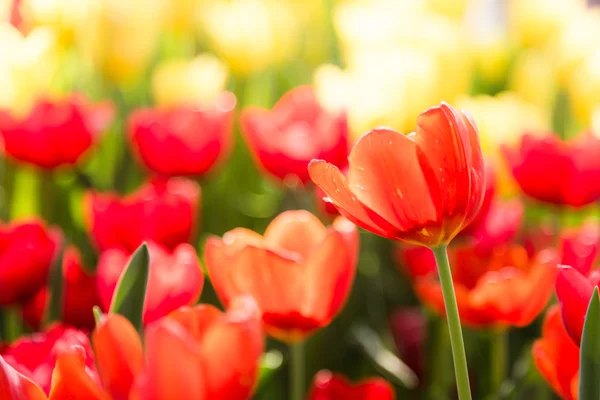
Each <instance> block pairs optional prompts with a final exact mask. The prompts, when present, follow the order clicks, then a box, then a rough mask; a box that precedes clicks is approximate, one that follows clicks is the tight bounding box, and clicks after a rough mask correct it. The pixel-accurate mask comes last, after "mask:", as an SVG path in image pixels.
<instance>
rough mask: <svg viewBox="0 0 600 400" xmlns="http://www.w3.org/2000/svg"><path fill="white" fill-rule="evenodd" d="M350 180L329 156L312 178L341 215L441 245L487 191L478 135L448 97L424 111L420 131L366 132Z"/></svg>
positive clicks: (399, 236) (315, 164) (313, 167)
mask: <svg viewBox="0 0 600 400" xmlns="http://www.w3.org/2000/svg"><path fill="white" fill-rule="evenodd" d="M349 163H350V167H349V173H348V179H346V177H345V176H344V175H343V174H342V173H341V172H340V170H339V169H338V167H337V166H335V165H333V164H331V163H328V162H326V161H324V160H313V161H312V162H311V163H310V165H309V168H308V169H309V173H310V176H311V179H312V180H313V181H314V182H315V184H316V185H317V186H319V187H320V188H321V189H323V191H324V192H325V193H326V194H327V198H328V200H329V201H331V202H332V203H333V204H334V205H335V206H336V207H337V208H338V210H339V211H340V214H342V215H343V216H345V217H346V218H348V219H349V220H350V221H352V222H354V223H356V224H357V225H358V226H360V227H362V228H364V229H366V230H368V231H371V232H374V233H376V234H378V235H380V236H384V237H387V238H390V239H394V240H401V241H404V242H409V243H413V244H421V245H425V246H429V247H437V246H440V245H442V244H447V243H449V242H450V241H451V240H452V238H454V237H455V236H456V235H457V234H458V233H459V232H460V231H461V230H462V229H464V228H465V227H466V226H468V225H469V224H470V223H471V222H472V221H473V219H474V218H475V217H476V215H477V213H478V211H479V209H480V207H481V204H482V202H483V198H484V194H485V172H484V165H483V158H482V155H481V148H480V146H479V134H478V131H477V128H476V126H475V124H474V122H473V121H471V119H470V118H469V117H468V116H467V115H466V114H464V113H462V112H458V111H456V110H455V109H454V108H452V107H451V106H449V105H448V104H446V103H442V104H441V105H440V106H438V107H433V108H430V109H428V110H426V111H425V112H423V113H422V114H421V115H420V116H419V118H418V119H417V130H416V133H413V134H410V135H404V134H401V133H398V132H396V131H393V130H391V129H386V128H377V129H374V130H372V131H370V132H367V133H366V134H364V135H363V136H362V137H361V138H360V139H359V140H358V141H357V142H356V144H355V145H354V148H353V149H352V152H351V153H350V157H349Z"/></svg>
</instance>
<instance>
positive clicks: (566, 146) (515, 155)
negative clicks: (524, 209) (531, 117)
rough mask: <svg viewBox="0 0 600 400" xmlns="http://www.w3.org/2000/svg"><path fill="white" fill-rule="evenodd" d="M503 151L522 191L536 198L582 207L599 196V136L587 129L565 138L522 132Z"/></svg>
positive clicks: (547, 201)
mask: <svg viewBox="0 0 600 400" xmlns="http://www.w3.org/2000/svg"><path fill="white" fill-rule="evenodd" d="M504 153H505V157H506V159H507V161H508V163H509V164H510V166H511V168H512V173H513V176H514V177H515V179H516V180H517V182H518V183H519V186H520V187H521V190H522V191H523V193H525V194H526V195H528V196H530V197H532V198H534V199H536V200H539V201H543V202H546V203H551V204H557V205H564V206H572V207H582V206H585V205H588V204H590V203H593V202H595V201H597V200H598V199H600V158H598V153H600V139H598V138H597V137H596V136H595V135H594V134H593V133H591V132H585V133H583V134H581V135H579V136H578V137H576V138H574V139H573V140H570V141H567V142H564V141H562V140H560V139H559V138H558V137H557V136H556V135H553V134H548V135H546V136H545V137H541V138H540V137H535V136H532V135H524V136H523V138H522V140H521V145H520V147H518V148H515V149H511V148H505V149H504Z"/></svg>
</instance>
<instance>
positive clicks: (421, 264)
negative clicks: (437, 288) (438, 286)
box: [395, 244, 437, 279]
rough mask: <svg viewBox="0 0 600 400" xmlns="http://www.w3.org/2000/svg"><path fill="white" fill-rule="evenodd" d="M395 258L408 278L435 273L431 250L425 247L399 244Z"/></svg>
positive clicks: (435, 266) (435, 267)
mask: <svg viewBox="0 0 600 400" xmlns="http://www.w3.org/2000/svg"><path fill="white" fill-rule="evenodd" d="M395 259H396V262H397V263H398V265H399V266H400V268H401V269H402V271H403V272H405V273H406V274H407V275H408V277H409V278H412V279H416V278H421V277H425V276H427V275H429V274H436V273H437V265H436V263H435V257H434V255H433V252H432V251H431V250H430V249H428V248H427V247H423V246H412V245H405V244H400V245H399V246H397V247H396V251H395Z"/></svg>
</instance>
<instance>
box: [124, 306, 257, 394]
mask: <svg viewBox="0 0 600 400" xmlns="http://www.w3.org/2000/svg"><path fill="white" fill-rule="evenodd" d="M145 345H146V360H147V364H146V368H145V370H144V372H143V374H142V375H140V376H139V377H138V378H137V379H136V382H135V385H134V388H133V391H132V395H131V397H130V398H131V399H145V400H167V399H179V400H195V399H207V400H208V399H228V400H245V399H248V398H249V397H250V395H251V394H252V391H253V389H254V384H255V382H256V378H257V376H258V364H259V361H260V357H261V355H262V352H263V349H264V336H263V333H262V329H261V324H260V315H259V311H258V308H257V307H256V304H255V303H254V301H253V300H252V299H251V298H238V299H236V300H234V301H232V302H231V307H230V308H229V310H228V311H227V312H226V313H222V312H221V311H219V310H218V309H216V308H215V307H213V306H210V305H199V306H196V307H195V308H182V309H180V310H178V311H176V312H174V313H173V314H171V316H169V317H167V318H163V319H161V320H159V321H157V322H156V323H154V324H152V325H150V326H149V327H148V328H146V334H145Z"/></svg>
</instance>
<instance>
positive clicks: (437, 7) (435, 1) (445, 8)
mask: <svg viewBox="0 0 600 400" xmlns="http://www.w3.org/2000/svg"><path fill="white" fill-rule="evenodd" d="M470 3H471V0H425V4H426V7H427V9H428V10H431V11H432V12H435V13H439V14H443V15H446V16H448V17H451V18H454V19H461V18H462V17H463V16H464V14H465V11H466V9H467V7H468V6H469V4H470Z"/></svg>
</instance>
